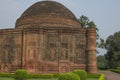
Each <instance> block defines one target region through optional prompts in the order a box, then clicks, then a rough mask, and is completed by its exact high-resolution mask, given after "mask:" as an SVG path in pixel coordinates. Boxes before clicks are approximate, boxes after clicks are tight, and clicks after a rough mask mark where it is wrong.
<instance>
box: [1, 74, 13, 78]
mask: <svg viewBox="0 0 120 80" xmlns="http://www.w3.org/2000/svg"><path fill="white" fill-rule="evenodd" d="M0 77H7V78H13V77H14V74H13V73H0Z"/></svg>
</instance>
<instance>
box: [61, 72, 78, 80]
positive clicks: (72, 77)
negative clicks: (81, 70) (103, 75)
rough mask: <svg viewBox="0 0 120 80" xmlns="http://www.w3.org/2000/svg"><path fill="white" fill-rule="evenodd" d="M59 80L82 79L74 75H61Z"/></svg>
mask: <svg viewBox="0 0 120 80" xmlns="http://www.w3.org/2000/svg"><path fill="white" fill-rule="evenodd" d="M59 80H80V77H79V76H78V75H77V74H74V73H64V74H60V76H59Z"/></svg>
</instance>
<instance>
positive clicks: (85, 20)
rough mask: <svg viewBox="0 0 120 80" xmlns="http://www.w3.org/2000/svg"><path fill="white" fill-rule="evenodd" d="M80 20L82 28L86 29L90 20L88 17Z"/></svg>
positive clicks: (82, 17)
mask: <svg viewBox="0 0 120 80" xmlns="http://www.w3.org/2000/svg"><path fill="white" fill-rule="evenodd" d="M78 20H79V22H80V24H81V27H86V26H87V25H88V22H89V18H88V17H87V16H84V15H82V16H81V17H80V18H79V19H78Z"/></svg>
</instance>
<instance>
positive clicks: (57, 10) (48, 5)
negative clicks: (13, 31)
mask: <svg viewBox="0 0 120 80" xmlns="http://www.w3.org/2000/svg"><path fill="white" fill-rule="evenodd" d="M28 18H29V20H28ZM31 18H32V19H34V20H31ZM38 18H39V19H40V18H42V19H43V20H42V21H41V20H39V19H38ZM47 18H48V19H47ZM53 18H56V19H57V18H58V19H61V18H62V19H67V20H73V21H77V19H76V17H75V16H74V15H73V13H72V12H71V11H70V10H69V9H67V8H66V7H65V6H63V5H62V4H60V3H58V2H55V1H41V2H37V3H35V4H33V5H32V6H31V7H29V8H28V9H27V10H26V11H25V12H24V13H23V14H22V15H21V17H20V18H19V19H18V20H17V22H16V27H18V26H21V25H23V24H24V25H25V24H28V23H36V21H37V23H41V22H42V23H43V22H45V20H49V19H51V20H53V21H52V23H54V21H55V20H54V19H53ZM44 19H45V20H44ZM26 20H27V21H26ZM30 20H31V21H33V22H31V21H30ZM35 20H36V21H35ZM62 21H64V20H62ZM47 23H48V22H47Z"/></svg>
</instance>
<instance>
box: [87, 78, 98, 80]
mask: <svg viewBox="0 0 120 80" xmlns="http://www.w3.org/2000/svg"><path fill="white" fill-rule="evenodd" d="M86 80H98V78H87V79H86Z"/></svg>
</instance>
